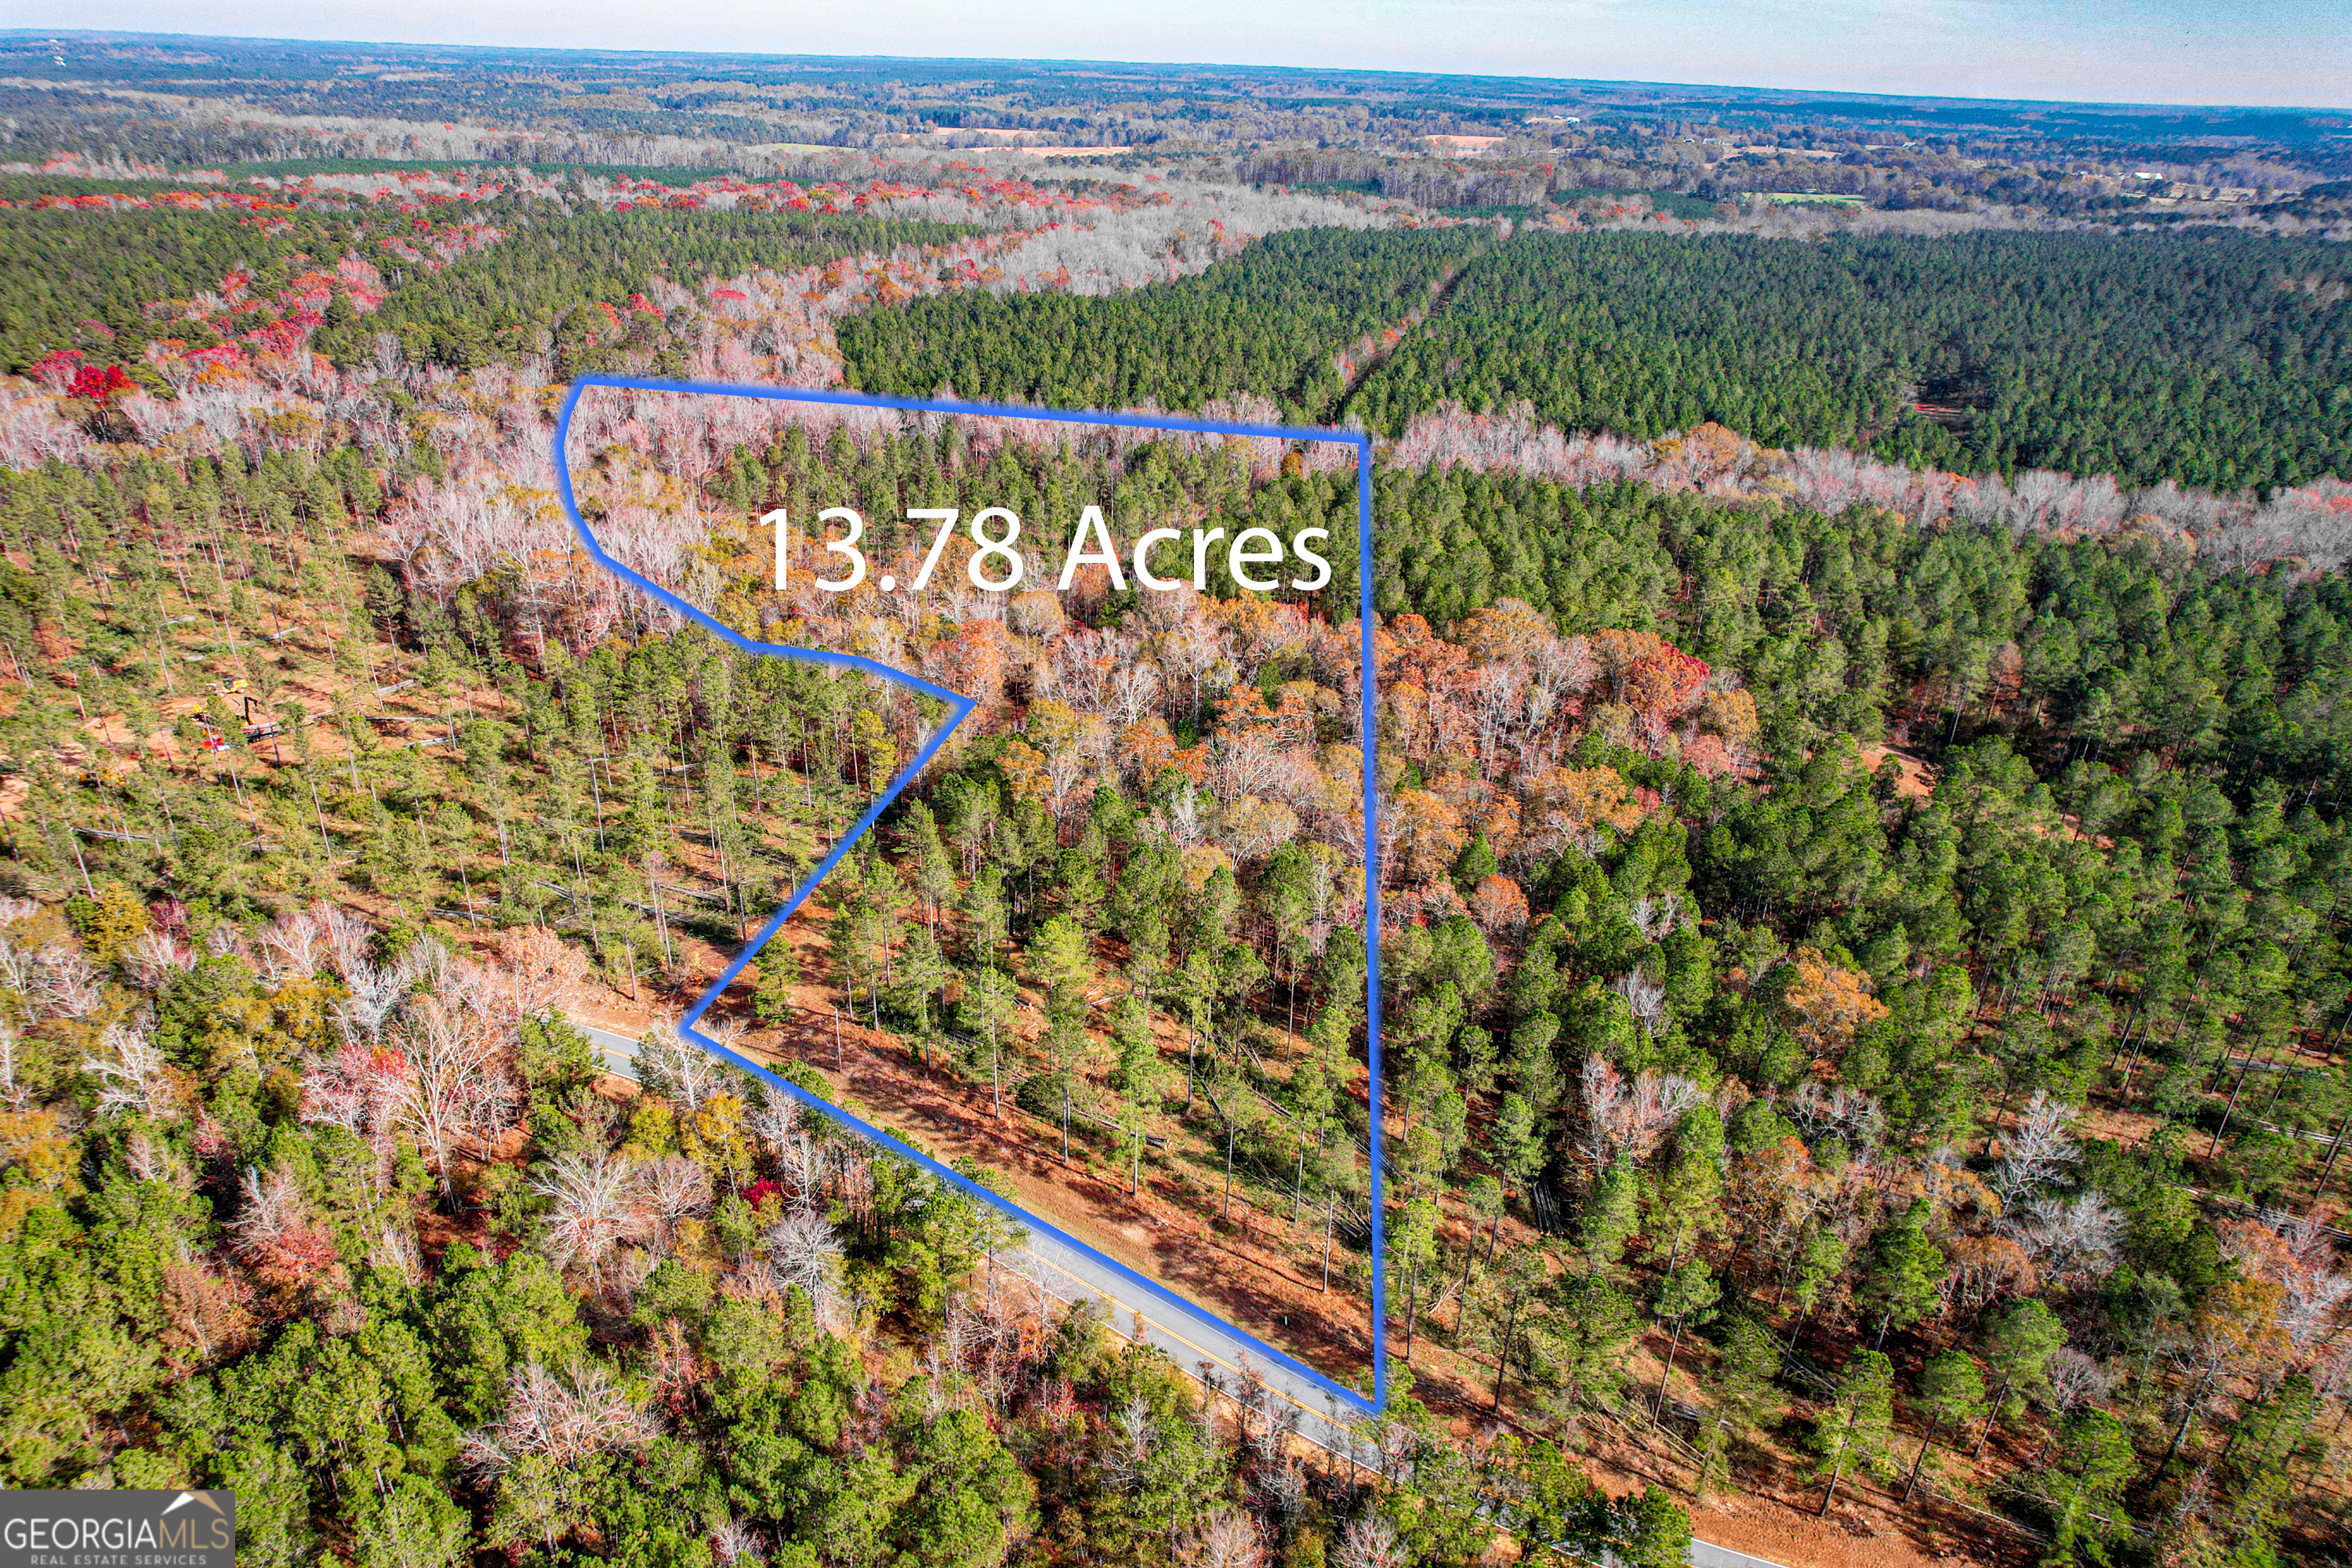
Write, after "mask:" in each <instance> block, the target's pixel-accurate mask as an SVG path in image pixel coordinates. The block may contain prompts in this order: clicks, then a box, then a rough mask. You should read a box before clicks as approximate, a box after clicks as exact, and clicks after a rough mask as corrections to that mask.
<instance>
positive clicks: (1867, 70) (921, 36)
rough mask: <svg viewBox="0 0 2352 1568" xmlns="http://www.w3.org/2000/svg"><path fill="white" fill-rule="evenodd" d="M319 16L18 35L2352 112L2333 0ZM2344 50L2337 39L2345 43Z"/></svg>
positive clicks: (95, 19) (63, 14)
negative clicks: (1274, 70) (978, 63)
mask: <svg viewBox="0 0 2352 1568" xmlns="http://www.w3.org/2000/svg"><path fill="white" fill-rule="evenodd" d="M319 15H320V14H319V13H318V11H317V10H316V9H315V8H314V7H310V6H297V5H293V4H291V3H290V0H256V3H253V4H249V5H245V6H243V7H240V8H239V12H238V16H239V20H238V22H237V24H236V26H234V27H226V26H224V27H217V28H209V29H200V30H195V31H191V30H190V29H189V27H188V25H187V19H186V16H185V13H184V11H182V10H181V9H180V7H178V6H177V5H169V4H161V3H158V0H129V3H127V4H126V3H118V4H114V5H105V6H97V5H79V4H74V3H71V0H67V3H64V4H50V5H35V6H31V7H28V8H27V11H26V15H25V16H23V17H22V18H21V19H20V20H18V21H17V22H16V24H15V26H16V29H17V30H23V31H40V30H45V29H52V28H53V29H56V30H58V31H86V32H102V33H158V34H171V35H174V36H179V37H194V38H203V37H215V38H254V39H270V40H283V41H288V42H312V43H355V44H362V45H365V44H409V45H423V46H428V47H430V46H440V47H465V46H473V47H524V48H549V49H563V48H586V49H627V50H642V51H646V52H649V53H660V54H672V55H675V54H701V53H729V54H744V53H758V54H770V55H779V56H792V57H804V56H811V55H819V56H857V57H867V58H912V59H955V58H971V59H992V60H993V59H1034V60H1040V61H1044V60H1052V61H1055V62H1057V63H1070V64H1090V63H1098V64H1107V65H1110V64H1133V65H1163V66H1202V67H1212V68H1213V67H1219V66H1224V67H1279V68H1303V69H1326V70H1368V71H1410V72H1419V73H1427V74H1439V75H1464V76H1507V77H1517V78H1523V79H1556V80H1562V81H1567V80H1586V81H1602V80H1605V81H1621V82H1636V83H1656V84H1660V85H1687V86H1694V87H1696V86H1708V87H1721V88H1752V89H1768V90H1810V91H1818V92H1836V93H1868V94H1885V95H1895V96H1902V97H1913V98H1957V99H1975V100H2030V101H2043V102H2068V103H2101V104H2117V105H2147V106H2174V107H2179V106H2192V107H2200V108H2217V109H2220V108H2247V109H2272V108H2297V109H2319V110H2329V109H2339V108H2347V107H2352V28H2347V26H2345V25H2344V17H2343V15H2342V13H2341V10H2340V8H2339V7H2338V6H2337V5H2334V4H2332V3H2331V0H2252V3H2241V4H2235V5H2231V4H2227V3H2224V4H2221V5H2189V4H2188V3H2187V0H2126V4H2124V5H2121V6H2119V7H2116V8H2115V9H2112V10H2104V11H2101V10H2094V9H2092V8H2089V7H2084V6H2058V5H2045V4H2034V3H2032V0H1907V3H1904V4H1898V5H1893V6H1877V5H1864V4H1859V3H1856V0H1830V3H1828V4H1826V5H1822V4H1803V5H1800V4H1799V3H1798V0H1758V3H1755V4H1748V5H1741V6H1739V7H1738V8H1737V9H1736V10H1729V9H1726V8H1724V7H1721V6H1717V5H1706V4H1702V3H1701V0H1652V3H1647V4H1633V3H1627V0H1466V3H1460V4H1437V3H1433V0H1368V3H1360V4H1350V3H1348V0H1304V3H1302V4H1300V5H1293V6H1290V7H1288V8H1286V9H1285V10H1282V11H1280V12H1268V11H1266V10H1265V9H1264V8H1263V7H1259V6H1252V5H1243V4H1239V3H1237V0H1203V3H1202V4H1201V5H1196V6H1194V7H1192V9H1190V10H1189V11H1187V12H1186V13H1184V14H1183V15H1181V16H1176V15H1169V14H1165V13H1160V14H1150V15H1129V16H1117V15H1110V14H1106V13H1104V12H1102V11H1100V10H1098V9H1095V8H1090V7H1087V6H1085V5H1079V4H1077V3H1076V0H1025V3H1024V4H1022V5H1017V6H1013V7H1010V8H1000V9H998V10H996V11H993V12H992V13H990V14H988V15H987V16H974V15H972V14H971V12H969V11H968V10H966V9H963V8H961V7H960V6H958V5H953V4H951V3H950V0H908V3H907V4H905V5H900V6H898V7H895V8H894V9H893V10H892V11H891V12H889V13H888V16H887V19H878V18H877V17H876V16H874V15H873V14H871V13H868V14H863V15H845V14H842V13H839V12H825V13H822V14H816V15H812V16H805V17H802V16H795V17H791V18H789V19H780V18H778V17H776V16H773V15H772V14H763V9H762V8H761V7H760V6H758V5H753V4H749V3H747V0H696V3H693V4H688V5H673V6H670V7H667V8H666V9H665V10H663V11H662V12H661V13H659V14H658V15H656V14H653V13H649V12H646V11H645V10H643V9H641V8H638V7H635V6H625V5H613V4H611V3H610V0H590V3H589V4H586V5H578V4H569V5H556V4H553V3H551V0H515V3H514V4H510V5H505V6H502V7H499V9H498V10H497V11H496V12H495V13H485V12H482V11H480V10H479V9H478V8H473V7H460V6H458V5H453V4H449V3H447V0H432V3H430V4H424V5H399V4H386V3H383V0H360V3H359V4H356V5H353V6H352V8H350V9H348V10H346V11H345V12H343V13H341V14H340V16H339V19H338V21H337V23H336V30H335V31H334V32H329V31H327V30H325V29H324V28H322V27H321V26H320V23H319V20H318V18H319ZM2330 39H2333V40H2334V41H2333V42H2332V43H2331V42H2330V41H2329V40H2330Z"/></svg>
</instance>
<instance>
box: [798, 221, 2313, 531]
mask: <svg viewBox="0 0 2352 1568" xmlns="http://www.w3.org/2000/svg"><path fill="white" fill-rule="evenodd" d="M1287 239H1288V244H1287V245H1286V247H1285V249H1284V252H1283V259H1282V260H1281V261H1280V262H1276V261H1275V260H1274V259H1273V258H1268V259H1267V260H1266V261H1265V263H1262V264H1260V265H1262V266H1263V267H1264V268H1265V270H1264V272H1262V273H1252V272H1249V271H1248V270H1247V269H1248V268H1249V267H1250V266H1251V261H1250V259H1249V258H1244V263H1243V266H1242V267H1241V268H1235V269H1234V279H1235V281H1234V282H1232V283H1221V282H1219V281H1218V280H1217V275H1216V274H1211V275H1210V276H1209V277H1207V278H1203V279H1198V280H1188V281H1187V282H1185V283H1181V284H1171V285H1168V286H1167V287H1165V288H1155V289H1143V290H1140V291H1139V292H1138V293H1136V294H1134V295H1130V296H1122V297H1119V298H1117V299H1110V300H1010V301H1004V302H1002V303H991V302H988V301H985V300H974V299H971V298H969V297H957V298H951V299H942V300H925V301H921V302H919V303H918V304H913V305H909V306H908V307H906V308H904V309H903V310H898V311H880V312H876V313H875V314H873V315H871V316H868V317H866V318H863V319H862V320H861V321H859V322H858V323H857V324H856V327H855V329H854V330H852V331H844V333H843V335H842V343H843V348H844V351H845V353H846V355H847V356H848V361H849V365H850V374H851V375H852V377H853V379H854V380H855V381H856V384H858V385H860V386H866V387H869V388H871V389H873V390H877V391H887V392H896V393H900V394H902V395H925V394H928V393H929V391H930V390H932V389H933V388H934V387H936V386H937V385H939V384H941V383H943V382H952V383H953V384H954V386H955V388H956V390H957V391H958V392H959V393H960V394H961V395H964V396H967V397H979V398H1007V399H1017V400H1021V401H1045V402H1061V403H1064V404H1066V405H1075V406H1106V405H1111V404H1123V403H1126V402H1130V401H1134V400H1136V399H1138V398H1140V397H1144V396H1156V395H1161V394H1162V392H1163V390H1164V391H1165V392H1167V393H1173V394H1178V395H1181V394H1182V393H1185V392H1189V391H1191V390H1192V389H1193V388H1194V387H1195V386H1196V385H1198V384H1200V383H1199V381H1198V379H1197V378H1199V377H1200V376H1201V375H1202V374H1203V373H1202V370H1201V369H1200V368H1199V361H1198V359H1197V357H1196V356H1195V355H1194V354H1193V353H1192V352H1191V351H1189V350H1188V349H1187V348H1186V347H1185V346H1184V345H1185V342H1186V340H1185V338H1184V337H1183V335H1182V333H1181V331H1176V330H1174V329H1173V327H1172V323H1173V322H1174V321H1176V320H1177V319H1178V314H1179V313H1181V312H1183V311H1186V310H1198V309H1200V308H1201V306H1199V305H1198V304H1195V303H1191V302H1190V301H1192V300H1193V299H1194V298H1195V296H1197V295H1198V294H1199V293H1200V291H1201V290H1203V289H1222V290H1224V292H1223V294H1221V295H1219V296H1218V297H1219V298H1220V299H1222V300H1228V301H1229V303H1227V304H1226V306H1225V308H1226V309H1227V310H1230V311H1231V312H1232V313H1233V319H1234V322H1235V324H1236V326H1237V327H1238V328H1240V329H1241V330H1242V331H1244V332H1246V334H1247V337H1246V340H1245V341H1247V342H1254V343H1275V342H1279V343H1283V344H1286V345H1288V344H1293V343H1296V344H1298V345H1301V346H1307V345H1312V346H1314V347H1315V348H1317V349H1318V350H1327V352H1328V353H1331V354H1333V355H1336V354H1337V353H1339V349H1340V348H1341V347H1342V346H1343V340H1344V339H1346V338H1347V337H1348V336H1349V335H1351V334H1349V333H1347V332H1344V331H1339V330H1337V327H1338V324H1337V323H1333V324H1332V325H1329V326H1327V325H1325V324H1324V322H1323V321H1322V319H1321V312H1323V311H1324V310H1327V309H1328V307H1327V306H1326V305H1325V304H1324V303H1323V300H1322V299H1321V297H1320V295H1319V294H1318V293H1316V292H1313V291H1309V290H1306V289H1300V288H1298V287H1297V286H1293V287H1291V288H1290V289H1287V290H1286V291H1276V289H1274V288H1271V287H1268V288H1260V287H1253V286H1251V285H1253V284H1255V283H1256V282H1257V280H1258V279H1261V278H1263V279H1264V280H1265V283H1266V284H1268V285H1274V284H1277V283H1278V282H1279V281H1280V279H1282V278H1283V277H1284V276H1285V275H1286V273H1287V272H1288V271H1290V270H1291V269H1292V268H1295V267H1296V266H1297V265H1298V263H1297V262H1296V261H1294V260H1293V259H1292V258H1297V257H1300V256H1303V255H1304V254H1306V253H1307V252H1308V251H1311V250H1315V249H1317V248H1318V242H1317V240H1316V239H1315V238H1314V237H1311V236H1305V235H1301V236H1296V237H1287ZM1366 243H1368V241H1367V239H1365V238H1363V237H1348V238H1346V239H1343V240H1339V241H1334V242H1330V243H1329V244H1328V245H1326V246H1323V247H1319V248H1322V249H1324V250H1325V251H1326V253H1327V254H1330V253H1334V249H1335V247H1336V254H1339V255H1346V254H1348V252H1349V250H1350V249H1352V248H1356V247H1361V246H1363V245H1364V244H1366ZM1415 245H1419V246H1422V247H1427V254H1428V256H1429V257H1430V258H1431V261H1430V263H1429V265H1431V266H1434V265H1435V264H1436V260H1437V258H1448V259H1451V258H1457V257H1461V256H1462V255H1463V252H1462V250H1461V242H1460V240H1459V239H1458V238H1456V237H1454V236H1453V235H1451V234H1438V235H1431V236H1426V237H1421V238H1419V239H1415V238H1413V237H1406V236H1398V237H1386V238H1385V240H1384V243H1383V249H1384V250H1386V251H1388V252H1390V253H1394V252H1396V251H1397V250H1398V249H1399V248H1400V247H1402V249H1403V250H1404V251H1405V253H1407V254H1410V250H1411V247H1413V246H1415ZM2343 268H2344V264H2343V260H2342V257H2341V254H2340V251H2339V250H2338V249H2337V248H2336V247H2330V246H2327V245H2326V244H2321V243H2316V242H2294V241H2286V240H2277V239H2264V238H2246V237H2194V238H2191V237H2167V238H2156V237H2135V238H2131V239H2116V238H2113V237H2100V236H2072V237H2056V236H2023V235H1994V234H1985V235H1970V236H1960V237H1952V238H1949V239H1934V240H1905V239H1845V240H1826V241H1822V242H1820V243H1815V244H1763V245H1759V244H1757V243H1755V242H1753V241H1751V240H1749V239H1747V238H1744V237H1696V238H1689V237H1665V236H1649V235H1620V234H1597V235H1556V234H1545V233H1527V234H1522V235H1520V236H1519V237H1515V238H1513V239H1511V240H1509V241H1507V242H1506V243H1503V244H1499V245H1495V246H1492V247H1486V249H1484V250H1483V251H1481V252H1480V253H1479V254H1477V255H1475V257H1472V258H1468V259H1467V265H1466V266H1465V267H1464V268H1463V270H1462V275H1461V277H1460V279H1458V280H1457V281H1456V282H1455V283H1454V286H1453V288H1452V289H1451V291H1450V296H1449V298H1448V299H1447V300H1445V301H1444V305H1443V307H1442V308H1441V309H1438V310H1435V311H1433V313H1432V314H1431V315H1430V316H1429V318H1428V319H1427V320H1426V321H1423V322H1422V323H1421V325H1420V326H1419V328H1418V329H1417V330H1416V331H1412V332H1409V333H1407V334H1406V335H1405V336H1404V338H1403V341H1402V342H1400V343H1398V344H1397V345H1396V346H1395V347H1394V349H1393V351H1392V352H1391V353H1386V354H1385V355H1383V356H1381V358H1380V359H1379V360H1378V361H1377V363H1375V364H1374V365H1373V366H1372V367H1371V368H1370V372H1369V374H1366V375H1365V376H1364V377H1363V378H1362V380H1361V382H1360V385H1358V386H1357V387H1355V388H1353V389H1351V391H1350V393H1349V395H1348V396H1347V397H1346V398H1345V399H1344V400H1342V399H1339V398H1336V397H1329V398H1327V399H1326V400H1325V401H1323V402H1321V403H1319V404H1318V403H1315V402H1313V401H1311V400H1308V399H1306V398H1303V397H1301V396H1300V393H1301V392H1302V391H1303V390H1305V389H1307V388H1308V387H1313V388H1316V389H1318V390H1321V391H1324V392H1326V393H1328V391H1329V390H1330V388H1331V385H1332V378H1331V377H1330V376H1328V375H1318V376H1316V377H1313V378H1309V377H1307V376H1302V375H1299V374H1297V373H1296V372H1295V371H1291V370H1289V368H1288V367H1287V366H1274V365H1269V366H1268V367H1267V368H1266V370H1265V371H1264V372H1262V373H1260V374H1257V375H1255V376H1251V377H1249V378H1248V379H1246V380H1244V381H1242V382H1238V383H1236V385H1240V386H1244V387H1245V388H1246V389H1247V390H1251V391H1256V392H1260V393H1263V394H1265V395H1270V396H1275V397H1277V398H1280V399H1282V400H1283V401H1284V402H1285V404H1286V405H1288V406H1295V407H1299V408H1301V409H1302V410H1303V411H1304V412H1305V413H1306V414H1307V416H1310V417H1318V418H1325V419H1329V418H1336V417H1339V416H1341V415H1343V414H1344V415H1349V416H1356V417H1358V418H1360V419H1361V420H1362V422H1363V423H1364V424H1365V425H1366V426H1368V427H1370V428H1371V429H1374V430H1378V431H1382V432H1385V433H1388V434H1391V435H1394V434H1398V433H1401V432H1402V428H1403V426H1404V423H1405V421H1406V420H1407V419H1409V418H1410V417H1411V416H1413V415H1415V414H1418V413H1421V412H1423V411H1424V410H1426V409H1429V408H1432V407H1433V406H1435V405H1438V404H1439V403H1440V402H1442V401H1451V402H1454V403H1459V404H1462V405H1465V406H1466V407H1468V408H1470V409H1471V410H1472V411H1473V412H1486V411H1487V410H1490V409H1497V408H1500V407H1503V406H1504V405H1508V404H1511V403H1516V402H1520V401H1528V402H1531V403H1532V404H1533V405H1534V406H1535V409H1536V412H1537V413H1538V416H1540V417H1542V418H1543V419H1545V420H1547V421H1549V422H1550V423H1553V424H1556V425H1559V426H1561V427H1563V428H1566V429H1570V430H1609V431H1614V432H1618V433H1620V434H1622V435H1627V436H1631V437H1636V438H1639V439H1643V440H1648V439H1652V438H1654V437H1660V436H1664V435H1666V434H1668V433H1670V432H1673V431H1677V430H1683V429H1687V428H1689V427H1690V426H1694V425H1697V424H1700V423H1702V422H1706V421H1715V422H1717V423H1720V424H1723V425H1725V426H1729V427H1730V428H1732V429H1735V430H1738V431H1739V432H1741V433H1742V434H1744V435H1747V436H1748V437H1753V438H1754V439H1756V440H1758V441H1760V442H1762V443H1763V444H1765V445H1766V446H1769V447H1793V446H1814V447H1859V448H1864V449H1867V450H1872V451H1875V452H1878V453H1880V454H1882V455H1884V456H1885V457H1889V458H1894V459H1896V460H1898V461H1906V462H1911V463H1916V464H1921V465H1932V466H1936V467H1939V468H1952V469H1958V470H1960V471H1964V472H1982V471H1987V470H1998V471H2001V472H2008V471H2011V470H2013V469H2016V468H2051V469H2057V470H2062V471H2064V472H2068V473H2074V474H2113V475H2115V476H2116V478H2117V479H2119V480H2121V481H2123V482H2126V483H2131V484H2151V483H2154V482H2156V481H2157V480H2158V479H2174V480H2177V481H2179V482H2180V483H2183V484H2193V485H2199V486H2204V487H2208V488H2213V489H2232V490H2234V489H2248V488H2254V489H2268V488H2271V487H2273V486H2278V485H2287V484H2297V483H2303V482H2307V481H2309V480H2311V479H2317V478H2320V477H2322V476H2324V475H2340V474H2342V473H2343V472H2344V471H2345V469H2346V468H2347V466H2352V324H2347V323H2352V313H2347V305H2346V303H2345V296H2344V293H2343V289H2344V275H2343ZM1319 276H1320V274H1318V278H1319ZM1244 279H1246V281H1244ZM1415 302H1418V301H1415ZM1403 314H1404V311H1403V310H1396V311H1394V312H1393V315H1394V316H1398V317H1401V316H1402V315H1403ZM1031 318H1034V322H1033V321H1031ZM1049 322H1050V323H1051V337H1052V340H1053V343H1054V346H1053V348H1052V350H1051V352H1046V351H1045V350H1044V349H1043V348H1042V347H1041V344H1040V342H1038V341H1036V338H1037V335H1038V334H1039V333H1041V332H1045V331H1046V330H1047V326H1048V323H1049ZM1231 352H1240V351H1239V349H1238V348H1236V349H1235V350H1234V351H1231ZM1317 368H1318V370H1320V369H1321V368H1322V367H1320V366H1318V367H1317ZM1162 401H1163V403H1167V402H1168V399H1167V398H1166V397H1164V396H1163V397H1162ZM1191 401H1193V402H1197V401H1198V399H1197V398H1195V399H1192V400H1191ZM1171 405H1174V404H1171Z"/></svg>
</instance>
